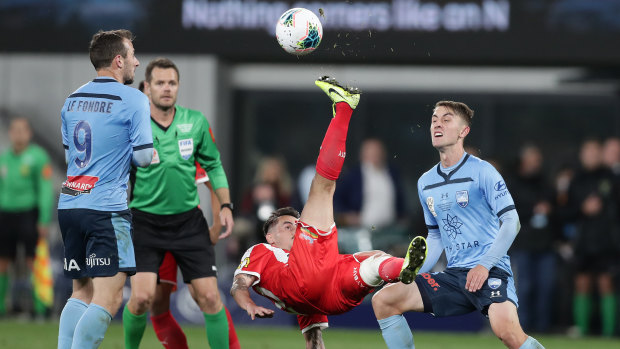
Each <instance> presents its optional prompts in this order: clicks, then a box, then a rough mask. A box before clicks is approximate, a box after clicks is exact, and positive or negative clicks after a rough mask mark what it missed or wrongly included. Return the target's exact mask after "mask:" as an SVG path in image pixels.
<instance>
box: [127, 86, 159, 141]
mask: <svg viewBox="0 0 620 349" xmlns="http://www.w3.org/2000/svg"><path fill="white" fill-rule="evenodd" d="M129 137H130V138H131V146H132V147H133V150H134V151H137V150H141V149H146V148H152V147H153V131H152V130H151V110H150V108H149V100H148V98H146V96H145V95H141V96H140V97H139V99H137V100H136V101H135V111H134V113H133V116H132V120H131V129H130V131H129Z"/></svg>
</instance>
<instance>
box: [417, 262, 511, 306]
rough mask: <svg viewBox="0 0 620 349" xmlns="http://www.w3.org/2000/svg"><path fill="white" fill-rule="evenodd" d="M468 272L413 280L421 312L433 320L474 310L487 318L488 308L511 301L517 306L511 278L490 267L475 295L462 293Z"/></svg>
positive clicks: (462, 270) (426, 275) (454, 270)
mask: <svg viewBox="0 0 620 349" xmlns="http://www.w3.org/2000/svg"><path fill="white" fill-rule="evenodd" d="M469 270H470V269H465V268H450V269H446V270H445V271H442V272H439V273H431V274H429V273H423V274H419V275H418V276H416V278H415V282H416V285H417V286H418V289H419V290H420V295H421V296H422V301H423V302H424V312H425V313H432V314H433V315H435V316H439V317H442V316H453V315H463V314H468V313H471V312H472V311H475V310H478V311H480V312H481V313H482V314H483V315H485V316H487V314H488V310H489V305H491V304H492V303H503V302H505V301H507V300H508V301H511V302H512V303H514V304H515V306H518V300H517V294H516V291H515V286H514V280H513V277H512V276H511V275H510V274H508V272H506V271H504V270H502V269H500V268H497V267H493V268H491V270H490V271H489V278H488V279H487V280H486V281H485V282H484V284H482V288H481V289H479V290H478V291H476V292H469V291H468V290H466V289H465V284H466V282H467V273H468V272H469Z"/></svg>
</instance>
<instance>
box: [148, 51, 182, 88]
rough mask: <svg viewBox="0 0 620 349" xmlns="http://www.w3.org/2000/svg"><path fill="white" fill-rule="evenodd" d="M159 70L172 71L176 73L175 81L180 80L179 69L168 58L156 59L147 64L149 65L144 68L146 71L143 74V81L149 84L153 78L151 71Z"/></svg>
mask: <svg viewBox="0 0 620 349" xmlns="http://www.w3.org/2000/svg"><path fill="white" fill-rule="evenodd" d="M155 68H161V69H170V68H172V69H174V70H175V71H176V72H177V79H178V80H180V79H181V75H180V74H179V68H177V66H176V64H174V62H173V61H171V60H170V59H168V58H164V57H158V58H155V59H154V60H152V61H150V62H149V65H147V66H146V71H145V72H144V79H145V80H146V81H147V82H151V79H152V78H153V75H152V74H153V69H155Z"/></svg>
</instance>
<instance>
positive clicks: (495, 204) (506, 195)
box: [480, 162, 515, 217]
mask: <svg viewBox="0 0 620 349" xmlns="http://www.w3.org/2000/svg"><path fill="white" fill-rule="evenodd" d="M480 188H482V190H484V193H483V195H484V197H485V198H486V201H487V203H488V204H489V206H490V207H491V210H492V211H493V213H495V215H497V217H501V215H503V214H504V213H506V212H508V211H510V210H514V209H515V203H514V201H513V200H512V195H510V192H509V191H508V187H507V186H506V182H505V181H504V179H503V178H502V176H501V175H500V174H499V172H497V170H496V169H495V167H493V165H491V164H489V163H488V162H483V166H482V167H481V171H480Z"/></svg>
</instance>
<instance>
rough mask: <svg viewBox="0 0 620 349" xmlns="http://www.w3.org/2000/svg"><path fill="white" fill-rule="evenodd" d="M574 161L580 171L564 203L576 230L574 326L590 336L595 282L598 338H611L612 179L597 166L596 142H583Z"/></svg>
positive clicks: (614, 236) (614, 242) (613, 314)
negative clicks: (597, 296)
mask: <svg viewBox="0 0 620 349" xmlns="http://www.w3.org/2000/svg"><path fill="white" fill-rule="evenodd" d="M579 159H580V161H581V168H580V170H579V172H577V174H576V175H575V178H574V179H573V181H572V183H571V185H570V188H569V198H568V200H569V209H570V212H571V216H572V217H575V224H576V228H577V229H576V236H575V239H574V241H573V250H574V263H575V268H576V276H575V295H574V299H573V314H574V321H575V323H576V325H577V328H578V330H579V333H580V334H581V335H586V334H589V333H590V318H591V312H592V286H593V283H594V282H595V281H596V286H597V287H596V288H597V290H598V293H599V300H600V315H601V326H602V333H603V335H605V336H612V335H613V333H614V329H615V326H616V296H615V294H614V287H613V279H612V274H611V272H612V267H613V265H614V263H615V261H616V258H617V257H616V256H617V255H618V253H619V249H618V239H617V229H618V227H617V220H616V212H617V211H616V205H617V202H616V200H615V198H614V195H613V193H614V189H613V176H612V173H611V171H610V170H609V169H608V168H606V167H604V166H603V162H602V148H601V144H600V143H599V142H598V141H596V140H587V141H585V142H584V143H583V144H582V146H581V151H580V154H579Z"/></svg>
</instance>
